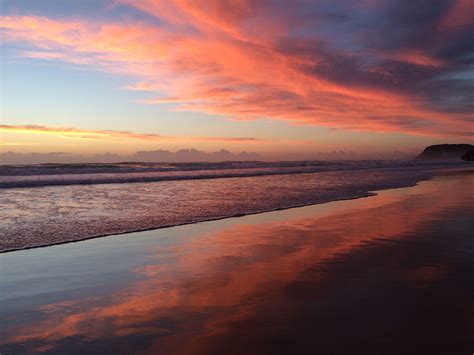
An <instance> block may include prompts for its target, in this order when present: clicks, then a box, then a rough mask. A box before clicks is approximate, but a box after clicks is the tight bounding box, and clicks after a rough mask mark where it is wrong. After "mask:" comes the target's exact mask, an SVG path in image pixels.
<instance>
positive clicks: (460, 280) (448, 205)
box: [0, 173, 474, 355]
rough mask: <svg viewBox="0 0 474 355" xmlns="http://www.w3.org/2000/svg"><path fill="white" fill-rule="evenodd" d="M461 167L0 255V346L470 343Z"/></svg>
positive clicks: (278, 350) (453, 349) (470, 199)
mask: <svg viewBox="0 0 474 355" xmlns="http://www.w3.org/2000/svg"><path fill="white" fill-rule="evenodd" d="M473 206H474V174H472V173H458V174H446V175H441V176H438V177H436V178H435V179H434V180H431V181H424V182H421V183H420V184H419V185H417V186H415V187H408V188H401V189H392V190H385V191H381V192H379V193H378V195H377V196H373V197H368V198H362V199H358V200H350V201H338V202H330V203H326V204H321V205H314V206H308V207H302V208H294V209H289V210H284V211H276V212H269V213H262V214H258V215H250V216H246V217H242V218H230V219H225V220H220V221H213V222H205V223H198V224H193V225H186V226H180V227H173V228H168V229H161V230H154V231H147V232H140V233H132V234H129V235H122V236H113V237H106V238H100V239H93V240H88V241H83V242H78V243H72V244H64V245H57V246H51V247H46V248H40V249H31V250H23V251H17V252H12V253H7V254H2V255H0V267H1V274H2V277H1V278H0V328H1V330H0V331H1V333H0V352H1V354H2V355H10V354H30V353H51V354H79V353H81V354H301V353H308V354H310V353H311V354H312V353H321V354H402V353H403V354H472V352H473V351H474V237H473V236H472V231H473V230H474V218H473Z"/></svg>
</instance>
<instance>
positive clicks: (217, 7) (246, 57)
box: [0, 0, 474, 156]
mask: <svg viewBox="0 0 474 355" xmlns="http://www.w3.org/2000/svg"><path fill="white" fill-rule="evenodd" d="M0 6H1V20H0V31H1V38H2V44H1V47H2V63H1V64H2V65H1V122H0V138H1V151H0V152H6V151H13V152H18V153H31V152H38V153H46V152H71V153H76V154H95V153H104V152H113V153H118V154H130V153H133V152H135V151H139V150H155V149H168V150H173V151H174V150H178V149H181V148H196V149H200V150H204V151H215V150H219V149H222V148H224V149H228V150H230V151H233V152H240V151H249V152H258V153H261V154H274V156H278V154H286V153H305V154H307V153H313V152H329V151H334V150H343V151H354V152H357V153H361V154H370V153H371V152H391V151H395V150H398V151H407V152H410V151H416V150H418V149H420V148H421V147H423V146H425V145H428V144H434V143H444V142H446V143H458V142H459V143H473V141H474V138H473V137H474V126H473V117H474V114H473V112H474V106H473V102H474V98H473V93H474V45H473V43H474V35H473V34H474V1H472V0H457V1H456V0H438V1H432V0H340V1H334V0H315V1H305V0H296V1H281V0H275V1H272V0H227V1H223V0H222V1H219V0H166V1H165V0H163V1H161V0H77V1H64V0H42V1H38V0H22V1H19V0H17V1H10V0H0Z"/></svg>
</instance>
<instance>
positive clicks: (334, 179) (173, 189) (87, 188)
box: [0, 161, 466, 251]
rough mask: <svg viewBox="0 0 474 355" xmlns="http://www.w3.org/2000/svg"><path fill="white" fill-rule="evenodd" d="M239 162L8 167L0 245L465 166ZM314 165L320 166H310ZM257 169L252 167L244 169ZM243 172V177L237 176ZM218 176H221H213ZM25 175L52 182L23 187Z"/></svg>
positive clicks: (65, 238)
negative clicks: (174, 165) (168, 165)
mask: <svg viewBox="0 0 474 355" xmlns="http://www.w3.org/2000/svg"><path fill="white" fill-rule="evenodd" d="M229 164H230V165H229ZM236 164H237V163H234V164H231V163H227V165H226V164H224V165H222V164H217V163H215V164H214V165H212V166H211V168H209V167H208V166H207V165H205V167H207V170H199V169H203V166H202V164H201V165H199V164H195V165H191V166H189V164H187V165H186V164H185V165H183V164H181V165H179V166H178V167H173V166H170V167H167V168H166V169H168V170H166V169H165V168H164V167H162V166H161V165H160V166H155V165H145V166H142V165H139V166H138V167H135V166H131V165H130V164H127V165H126V166H125V167H120V168H118V167H117V166H116V165H111V166H109V165H105V167H104V166H102V165H100V166H99V167H100V169H99V167H96V166H95V165H91V164H89V165H80V166H78V167H75V165H74V168H72V167H71V166H69V165H60V167H57V165H53V166H50V165H46V166H42V165H41V166H20V167H15V166H10V167H7V168H5V167H3V169H4V171H3V174H4V175H5V176H2V177H0V185H1V184H4V188H0V220H1V221H2V223H1V225H0V251H8V250H15V249H23V248H31V247H36V246H44V245H51V244H58V243H64V242H69V241H76V240H81V239H87V238H91V237H96V236H103V235H110V234H118V233H125V232H131V231H138V230H147V229H152V228H159V227H166V226H174V225H180V224H185V223H195V222H200V221H206V220H213V219H219V218H224V217H230V216H236V215H246V214H251V213H256V212H262V211H269V210H276V209H282V208H288V207H294V206H302V205H308V204H314V203H321V202H326V201H334V200H339V199H348V198H357V197H362V196H368V195H370V192H371V191H373V190H378V189H384V188H390V187H399V186H409V185H412V184H414V183H416V182H417V181H420V180H424V179H427V178H429V177H430V176H432V170H433V169H435V168H436V169H440V168H444V169H446V168H459V167H463V166H464V165H466V164H463V163H456V164H455V163H449V164H448V163H426V162H413V161H406V162H384V161H370V162H338V163H335V162H326V163H322V162H304V163H301V162H300V163H285V164H286V165H285V164H284V163H279V165H278V164H276V163H272V164H273V165H271V164H270V163H265V164H266V165H265V164H264V163H258V164H260V165H262V164H263V166H260V165H258V166H255V167H253V168H250V167H249V166H250V165H249V164H250V163H245V164H244V163H240V164H243V165H242V166H240V167H239V168H236V166H235V165H236ZM254 164H257V163H254ZM275 164H276V165H275ZM298 164H299V165H298ZM282 165H284V166H282ZM287 165H289V166H287ZM229 166H230V167H232V169H229ZM58 169H59V170H58ZM94 169H95V170H94ZM133 169H135V170H133ZM143 169H148V170H146V171H143ZM150 169H152V170H153V169H154V170H157V169H158V170H159V169H161V170H160V171H152V172H150V171H149V170H150ZM163 169H165V170H166V171H162V170H163ZM186 169H187V170H186ZM288 169H290V170H291V173H290V171H289V170H288ZM295 169H296V170H295ZM308 169H309V171H311V170H314V169H319V170H321V171H319V172H311V173H308V172H307V171H308ZM98 170H101V173H98V172H97V171H98ZM123 170H126V171H127V172H126V173H123V172H121V171H123ZM131 170H133V171H135V172H133V173H132V172H130V171H131ZM323 170H328V171H323ZM52 171H56V174H53V175H51V172H52ZM71 171H75V172H76V173H75V174H71ZM249 171H251V174H253V176H245V174H248V173H249ZM230 172H231V173H230ZM302 172H304V173H302ZM237 173H238V174H240V175H241V176H240V177H228V176H234V175H235V174H237ZM143 174H145V175H146V174H152V175H153V174H155V175H156V174H162V175H160V176H161V177H160V179H164V178H166V179H168V178H169V179H172V180H169V181H151V182H150V181H148V182H138V181H141V180H140V179H143V177H144V175H143ZM163 174H164V175H163ZM183 174H188V175H186V176H185V175H183ZM229 174H230V175H229ZM232 174H234V175H232ZM210 175H214V176H219V177H220V178H213V179H209V176H210ZM130 176H132V177H130ZM149 177H150V176H148V178H149ZM223 177H225V178H223ZM155 178H156V176H155V177H153V179H155ZM2 179H3V180H2ZM130 179H132V180H130ZM173 179H174V180H173ZM101 181H102V182H103V181H106V182H107V183H99V182H101ZM84 182H87V184H86V185H84V184H83V183H84ZM112 182H116V183H112ZM118 182H120V183H118ZM25 183H28V184H30V183H34V184H36V183H41V184H43V183H44V184H46V185H47V186H35V185H34V184H33V185H25V186H27V187H25V186H24V187H21V188H20V187H18V186H23V185H21V184H25ZM58 183H60V184H62V185H61V186H56V184H58Z"/></svg>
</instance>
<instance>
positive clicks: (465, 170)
mask: <svg viewBox="0 0 474 355" xmlns="http://www.w3.org/2000/svg"><path fill="white" fill-rule="evenodd" d="M429 173H430V174H431V175H430V176H428V177H426V178H423V179H419V180H416V181H415V182H411V183H408V184H401V185H399V186H389V187H386V188H379V189H374V190H369V191H367V193H366V194H360V195H355V196H353V197H343V198H336V199H328V200H324V201H319V202H311V203H305V204H300V205H294V206H285V207H279V208H273V209H268V210H260V211H254V212H248V213H239V214H235V215H229V216H223V217H217V218H206V219H203V220H198V221H190V222H184V223H177V224H169V225H163V226H158V227H152V228H142V229H133V230H128V231H124V232H120V233H110V234H99V235H92V236H87V237H84V238H80V239H75V240H68V241H60V242H56V243H50V244H44V245H33V246H26V247H22V248H11V249H5V250H0V254H7V253H13V252H17V251H25V250H31V249H38V248H47V247H54V246H58V245H64V244H70V243H79V242H84V241H87V240H92V239H98V238H106V237H114V236H120V235H127V234H131V233H140V232H148V231H153V230H161V229H169V228H173V227H179V226H185V225H192V224H198V223H205V222H213V221H219V220H223V219H232V218H241V217H245V216H251V215H257V214H263V213H271V212H276V211H283V210H288V209H297V208H304V207H307V206H313V205H320V204H326V203H331V202H336V201H350V200H357V199H362V198H368V197H373V196H377V192H378V191H386V190H392V189H401V188H407V187H413V186H417V185H418V183H420V182H423V181H429V180H432V179H434V178H435V177H436V176H438V175H445V174H461V173H474V167H473V168H471V169H469V168H466V167H463V168H460V169H440V170H434V171H429ZM309 174H314V173H309ZM39 187H40V186H39Z"/></svg>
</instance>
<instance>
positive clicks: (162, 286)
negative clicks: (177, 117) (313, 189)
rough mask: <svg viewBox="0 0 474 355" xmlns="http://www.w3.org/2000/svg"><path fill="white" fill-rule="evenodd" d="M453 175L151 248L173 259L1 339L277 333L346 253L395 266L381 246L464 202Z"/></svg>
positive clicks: (194, 339)
mask: <svg viewBox="0 0 474 355" xmlns="http://www.w3.org/2000/svg"><path fill="white" fill-rule="evenodd" d="M471 180H472V179H471ZM459 181H460V180H459V178H456V177H445V178H443V179H441V180H436V181H432V182H427V183H423V184H422V185H421V186H419V187H417V188H413V189H404V190H391V191H387V192H383V193H381V194H380V195H379V196H376V197H373V198H369V199H364V200H358V201H351V202H348V203H347V206H348V207H345V208H342V209H341V210H339V211H337V210H336V211H332V212H330V213H329V214H327V215H320V216H315V217H309V218H292V219H287V220H284V221H279V222H266V223H256V224H247V225H245V224H242V225H236V226H233V227H231V228H228V229H224V230H220V231H218V232H212V233H209V234H205V235H198V236H196V238H192V239H191V241H190V242H188V243H184V244H182V245H175V246H172V247H168V248H165V249H157V250H156V254H157V255H158V254H161V255H163V254H166V255H170V256H172V259H173V262H172V263H169V264H167V265H165V266H163V265H153V264H151V265H144V266H143V267H139V268H136V269H134V270H133V272H135V273H137V274H140V275H141V276H142V277H143V279H142V280H140V281H136V282H133V283H131V284H129V285H125V287H124V289H123V290H122V291H121V292H118V293H114V294H110V295H108V296H106V297H103V298H84V299H78V300H75V301H67V302H60V303H53V304H49V305H47V306H44V307H42V308H41V309H40V311H41V312H43V313H47V319H46V320H45V321H42V322H40V323H33V324H28V325H26V326H23V327H22V328H21V329H19V330H17V331H16V335H12V336H11V337H10V338H7V339H5V340H4V341H3V342H4V343H7V344H12V343H16V344H26V346H29V344H33V345H31V346H32V347H33V348H34V350H42V351H48V350H54V349H56V350H57V348H58V347H59V349H60V347H61V346H63V345H64V342H65V340H66V339H75V341H76V342H77V343H85V344H86V343H87V344H89V343H91V342H95V341H98V342H100V341H107V339H115V341H116V340H117V339H120V338H126V339H131V340H130V341H129V342H128V343H127V344H128V345H127V346H130V347H131V346H134V345H133V336H146V337H148V339H149V340H148V342H147V346H146V347H144V348H143V349H142V350H143V352H144V353H148V352H150V353H154V352H155V351H158V350H159V351H162V352H163V353H173V354H180V353H193V354H197V353H209V352H212V351H215V350H216V349H220V348H225V344H226V342H227V341H228V340H229V337H231V338H232V334H234V333H239V334H241V332H242V331H244V330H242V329H241V328H240V326H238V325H239V324H251V327H255V329H256V331H260V328H259V325H258V324H260V322H263V324H262V326H263V328H264V329H266V328H265V327H269V329H274V328H273V327H276V330H275V331H277V330H279V329H280V328H285V326H287V325H285V324H283V325H282V324H280V323H279V322H280V321H281V317H283V319H285V320H287V321H289V322H291V320H292V319H293V318H294V313H295V309H294V307H296V308H298V309H299V308H300V307H302V306H301V304H299V303H298V300H299V299H300V297H303V299H305V297H306V293H310V294H311V298H310V299H311V300H313V301H315V300H325V299H326V298H330V295H331V292H332V290H333V288H334V287H335V286H334V285H336V286H337V287H338V288H340V287H341V285H340V284H339V283H340V281H339V280H340V279H345V278H346V276H345V275H346V274H350V273H352V272H354V267H356V268H357V267H358V265H359V264H357V263H355V264H354V263H352V262H351V260H352V259H353V258H357V257H358V255H359V254H364V253H367V252H370V251H371V250H373V249H377V248H380V250H381V251H380V252H378V253H380V256H377V255H378V254H374V255H375V257H374V256H373V259H371V260H370V263H371V264H373V265H375V266H376V267H379V268H380V269H382V268H383V267H385V266H386V265H387V264H388V265H390V264H391V262H393V263H394V264H397V263H398V264H400V265H401V263H402V261H400V260H401V259H400V258H402V259H403V255H402V256H396V254H384V253H385V252H384V251H383V250H384V249H383V248H384V247H385V246H390V245H397V246H402V247H403V245H404V243H406V242H407V241H409V240H410V238H412V239H413V238H415V239H416V238H417V237H416V236H420V235H421V236H423V238H424V235H425V234H427V233H428V232H427V230H429V229H427V226H428V225H430V223H435V222H436V221H439V220H442V219H443V218H444V216H445V214H446V212H447V211H450V210H451V209H456V208H459V206H461V205H463V203H464V206H466V205H467V206H469V196H466V194H464V193H463V192H462V191H461V190H460V189H459V188H458V186H459ZM467 186H472V183H471V185H469V182H468V185H467ZM405 249H407V250H409V249H408V248H405ZM390 258H393V261H390ZM379 264H380V265H381V266H380V265H379ZM398 264H397V265H398ZM344 265H348V267H347V268H345V267H344ZM378 265H379V266H378ZM349 266H351V267H349ZM398 267H400V266H398ZM397 272H398V271H397ZM445 273H446V268H445V267H444V266H443V265H435V266H433V265H431V266H430V265H421V266H416V267H409V268H407V269H405V270H402V271H400V272H398V274H396V275H395V276H393V275H392V276H393V277H397V278H399V279H400V280H401V281H400V282H408V283H414V284H423V285H425V284H427V283H430V282H436V281H437V280H439V279H440V278H442V277H443V276H444V275H445ZM349 280H352V279H351V278H350V279H349ZM298 285H305V286H304V287H303V288H302V289H298V287H299V286H298ZM294 288H296V290H298V291H293V292H295V293H294V294H293V293H290V295H291V297H292V298H291V299H290V300H289V299H288V297H289V294H288V292H289V291H288V290H292V289H294ZM294 299H296V300H297V301H294ZM300 301H301V300H300ZM292 302H296V305H295V304H294V303H292ZM285 312H287V314H286V313H285ZM282 314H283V315H282ZM265 322H269V323H268V324H267V323H265ZM236 327H238V328H236ZM18 334H21V335H18ZM104 339H105V340H104ZM226 339H227V340H226ZM38 344H40V345H38ZM133 351H134V352H135V351H136V348H133ZM249 352H250V353H251V352H252V351H249Z"/></svg>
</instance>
